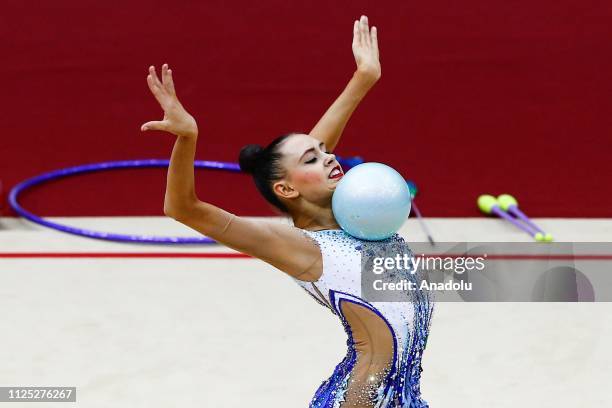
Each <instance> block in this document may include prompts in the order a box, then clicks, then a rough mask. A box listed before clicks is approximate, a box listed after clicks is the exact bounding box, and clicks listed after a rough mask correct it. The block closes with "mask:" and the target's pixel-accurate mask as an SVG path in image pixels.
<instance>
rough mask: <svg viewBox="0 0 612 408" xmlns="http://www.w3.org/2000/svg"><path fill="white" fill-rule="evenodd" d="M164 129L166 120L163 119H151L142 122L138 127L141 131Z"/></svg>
mask: <svg viewBox="0 0 612 408" xmlns="http://www.w3.org/2000/svg"><path fill="white" fill-rule="evenodd" d="M166 129H168V122H167V121H165V120H153V121H150V122H147V123H145V124H143V125H142V126H141V127H140V130H142V131H143V132H144V131H147V130H166Z"/></svg>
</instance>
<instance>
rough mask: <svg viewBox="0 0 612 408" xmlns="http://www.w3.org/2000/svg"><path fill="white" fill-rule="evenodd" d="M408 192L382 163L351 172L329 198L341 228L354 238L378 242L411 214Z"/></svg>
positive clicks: (396, 175) (394, 173)
mask: <svg viewBox="0 0 612 408" xmlns="http://www.w3.org/2000/svg"><path fill="white" fill-rule="evenodd" d="M410 204H411V199H410V189H409V188H408V184H406V180H404V178H403V177H402V175H401V174H399V173H398V172H397V171H395V170H394V169H392V168H391V167H389V166H387V165H386V164H382V163H363V164H359V165H357V166H355V167H353V168H352V169H350V170H349V171H348V172H347V173H346V174H345V175H344V176H343V177H342V178H341V179H340V181H339V182H338V185H337V186H336V190H335V191H334V195H333V196H332V211H333V213H334V217H335V218H336V221H337V222H338V224H339V225H340V227H341V228H342V229H343V230H344V231H345V232H346V233H347V234H350V235H352V236H354V237H356V238H360V239H365V240H368V241H380V240H383V239H386V238H389V237H390V236H392V235H393V234H395V233H396V232H397V231H398V230H399V229H400V227H401V226H402V225H403V224H404V222H405V221H406V218H408V214H410Z"/></svg>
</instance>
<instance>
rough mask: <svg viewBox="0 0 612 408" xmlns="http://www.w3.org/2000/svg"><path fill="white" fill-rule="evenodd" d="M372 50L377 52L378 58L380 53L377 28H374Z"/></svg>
mask: <svg viewBox="0 0 612 408" xmlns="http://www.w3.org/2000/svg"><path fill="white" fill-rule="evenodd" d="M371 36H372V48H374V51H376V56H377V57H378V56H380V54H379V52H378V29H377V28H376V26H373V27H372V34H371Z"/></svg>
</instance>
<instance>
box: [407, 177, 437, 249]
mask: <svg viewBox="0 0 612 408" xmlns="http://www.w3.org/2000/svg"><path fill="white" fill-rule="evenodd" d="M406 184H408V189H409V190H410V198H412V209H413V210H414V213H415V214H416V216H417V220H419V224H420V225H421V229H422V230H423V232H424V233H425V235H427V239H428V240H429V243H430V244H431V245H432V246H435V245H436V242H435V241H434V239H433V238H432V236H431V232H430V231H429V228H427V224H425V220H424V219H423V216H422V215H421V212H420V211H419V207H417V205H416V203H415V202H414V197H416V195H417V193H418V192H419V189H418V188H417V186H416V184H415V183H414V181H411V180H406Z"/></svg>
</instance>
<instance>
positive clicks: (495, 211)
mask: <svg viewBox="0 0 612 408" xmlns="http://www.w3.org/2000/svg"><path fill="white" fill-rule="evenodd" d="M491 212H492V213H493V214H495V215H497V216H498V217H501V218H503V219H505V220H508V221H510V222H511V223H512V224H514V225H515V226H517V227H518V228H520V229H522V230H523V231H525V232H527V233H528V234H529V235H531V236H532V237H533V236H534V235H535V234H536V233H537V231H535V230H533V229H532V228H531V227H530V226H527V225H525V224H521V223H520V222H518V221H517V220H516V219H515V218H512V217H511V216H509V215H508V214H506V212H505V211H503V210H502V209H501V208H499V206H497V205H496V206H493V208H491Z"/></svg>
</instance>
